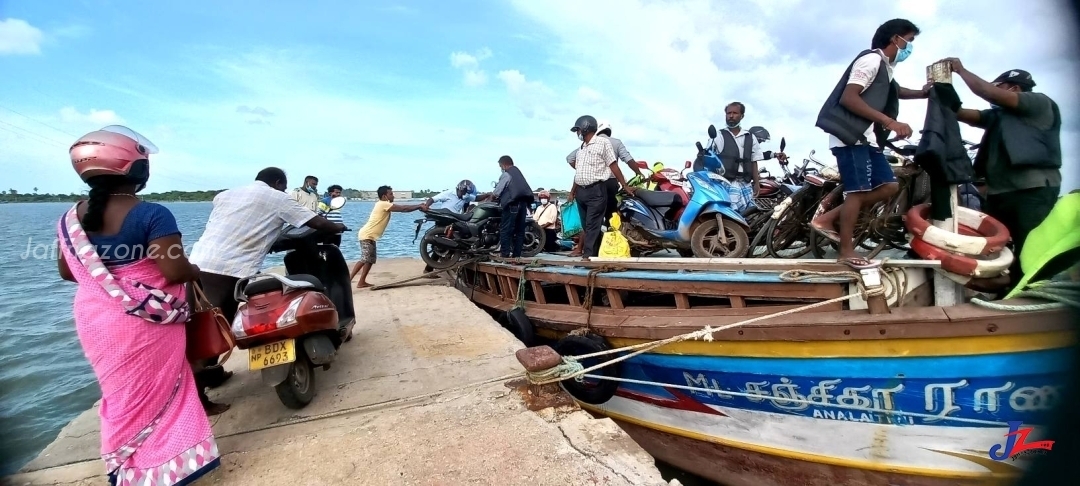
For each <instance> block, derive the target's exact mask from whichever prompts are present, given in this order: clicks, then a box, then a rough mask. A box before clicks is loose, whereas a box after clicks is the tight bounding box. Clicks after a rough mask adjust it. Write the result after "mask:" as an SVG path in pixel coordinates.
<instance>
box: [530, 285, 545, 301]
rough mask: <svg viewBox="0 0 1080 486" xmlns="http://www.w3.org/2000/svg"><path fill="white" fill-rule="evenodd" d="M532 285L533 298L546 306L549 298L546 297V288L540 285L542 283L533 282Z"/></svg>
mask: <svg viewBox="0 0 1080 486" xmlns="http://www.w3.org/2000/svg"><path fill="white" fill-rule="evenodd" d="M529 283H530V284H531V285H532V292H533V298H534V299H535V300H536V303H537V304H546V303H547V297H545V296H544V287H543V286H542V285H540V282H537V281H536V280H533V281H531V282H529Z"/></svg>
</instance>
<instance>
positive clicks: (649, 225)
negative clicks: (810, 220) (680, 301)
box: [619, 127, 750, 258]
mask: <svg viewBox="0 0 1080 486" xmlns="http://www.w3.org/2000/svg"><path fill="white" fill-rule="evenodd" d="M709 128H710V129H711V130H710V135H712V136H713V138H715V135H714V132H715V130H716V129H715V128H714V127H709ZM697 148H698V159H699V160H702V159H704V167H705V168H708V167H713V166H716V165H719V164H720V159H719V158H718V157H717V154H716V153H715V151H714V150H712V148H710V149H709V150H706V149H705V148H704V147H702V146H701V142H698V143H697ZM710 159H712V160H710ZM695 165H700V164H695ZM695 168H697V167H695ZM713 177H720V176H717V175H714V174H711V173H710V172H709V171H708V170H697V171H695V172H690V173H688V174H687V175H686V179H687V181H688V182H689V183H690V187H691V188H692V189H693V191H692V193H691V194H690V200H689V202H687V203H686V204H685V205H684V204H683V201H682V198H681V197H680V196H679V195H678V194H676V193H674V192H670V191H649V190H645V189H637V190H635V191H634V196H633V197H629V196H624V197H623V201H622V204H621V205H620V206H619V216H620V218H621V219H622V225H621V226H620V228H619V229H620V232H622V234H623V236H625V237H626V240H627V241H628V242H629V243H630V251H631V254H633V255H634V256H643V255H647V254H649V253H654V252H657V251H660V250H663V249H674V250H676V251H678V252H679V254H680V255H682V256H684V257H691V256H693V257H698V258H742V257H744V256H746V254H747V252H748V251H749V247H750V239H749V237H748V236H747V233H746V232H747V230H748V229H749V228H750V225H749V224H747V222H746V219H744V218H743V217H742V215H741V214H739V213H738V212H737V211H735V209H734V208H733V207H732V206H731V202H730V199H729V197H728V191H727V190H726V189H725V188H724V187H723V186H722V185H720V184H719V183H718V182H716V181H714V180H713V179H712V178H713Z"/></svg>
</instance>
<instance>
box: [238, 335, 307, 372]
mask: <svg viewBox="0 0 1080 486" xmlns="http://www.w3.org/2000/svg"><path fill="white" fill-rule="evenodd" d="M293 361H296V340H295V339H286V340H284V341H278V342H276V343H270V344H263V345H261V346H256V347H254V348H251V349H249V350H248V369H250V370H261V369H263V368H269V367H271V366H277V365H283V364H288V363H292V362H293Z"/></svg>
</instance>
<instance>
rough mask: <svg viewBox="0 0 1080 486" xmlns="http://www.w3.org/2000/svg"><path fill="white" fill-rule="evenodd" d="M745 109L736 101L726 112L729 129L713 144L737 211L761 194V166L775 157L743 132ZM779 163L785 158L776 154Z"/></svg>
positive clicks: (729, 105)
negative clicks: (759, 168) (722, 166)
mask: <svg viewBox="0 0 1080 486" xmlns="http://www.w3.org/2000/svg"><path fill="white" fill-rule="evenodd" d="M745 115H746V105H744V104H742V103H740V102H738V101H734V102H731V103H730V104H728V105H727V107H725V108H724V116H725V122H726V124H727V126H726V127H725V128H724V129H722V130H720V132H719V133H718V135H719V136H718V137H717V138H716V139H714V140H713V141H712V143H713V145H714V146H715V150H716V154H717V156H718V157H719V158H720V162H721V163H722V164H723V165H724V174H723V175H724V178H725V179H727V180H728V181H729V182H730V183H731V188H730V190H729V192H730V193H731V197H732V201H731V202H732V204H734V205H735V207H736V208H737V209H738V210H740V211H741V210H742V209H743V208H745V207H747V206H749V205H752V204H753V198H754V197H757V195H758V192H759V191H760V185H759V184H760V182H761V173H760V172H759V171H758V162H760V161H762V160H769V159H772V158H773V153H772V152H771V151H769V152H764V153H763V152H762V151H761V143H760V142H759V141H758V139H757V137H755V136H754V135H753V134H751V133H750V132H748V131H747V132H743V131H742V121H743V117H744V116H745ZM776 157H777V158H778V159H780V160H786V159H787V156H786V155H784V154H776Z"/></svg>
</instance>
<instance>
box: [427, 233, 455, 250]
mask: <svg viewBox="0 0 1080 486" xmlns="http://www.w3.org/2000/svg"><path fill="white" fill-rule="evenodd" d="M431 240H432V241H434V242H435V243H438V244H439V245H442V246H446V247H449V248H461V247H462V246H461V245H460V244H458V242H456V241H454V240H451V239H450V238H447V237H445V236H436V235H433V236H432V237H431Z"/></svg>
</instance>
